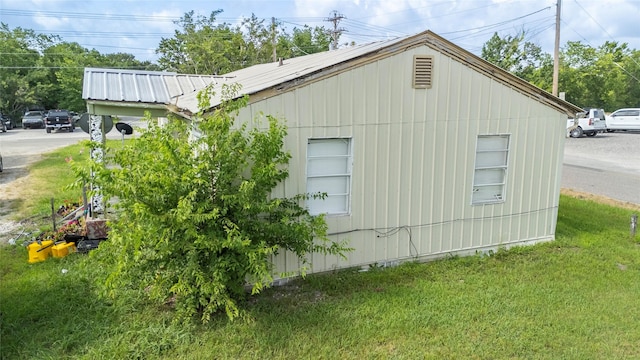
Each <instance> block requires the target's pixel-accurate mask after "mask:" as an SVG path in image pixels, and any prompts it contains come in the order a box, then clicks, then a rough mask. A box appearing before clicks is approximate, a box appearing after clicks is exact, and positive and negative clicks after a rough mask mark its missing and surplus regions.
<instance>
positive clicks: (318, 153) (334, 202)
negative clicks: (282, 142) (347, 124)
mask: <svg viewBox="0 0 640 360" xmlns="http://www.w3.org/2000/svg"><path fill="white" fill-rule="evenodd" d="M351 169H352V150H351V139H350V138H331V139H309V140H308V142H307V193H309V194H316V193H326V194H327V196H326V197H325V198H324V199H314V198H311V199H309V200H307V207H308V209H309V212H310V213H311V214H314V215H317V214H328V215H338V214H348V213H349V212H350V210H351V209H350V205H351Z"/></svg>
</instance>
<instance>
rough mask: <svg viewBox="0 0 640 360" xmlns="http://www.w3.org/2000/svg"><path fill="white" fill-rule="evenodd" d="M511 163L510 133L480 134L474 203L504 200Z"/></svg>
mask: <svg viewBox="0 0 640 360" xmlns="http://www.w3.org/2000/svg"><path fill="white" fill-rule="evenodd" d="M508 164H509V135H478V142H477V144H476V164H475V168H474V174H473V195H472V198H471V204H472V205H479V204H491V203H500V202H503V201H504V195H505V185H506V180H507V169H508Z"/></svg>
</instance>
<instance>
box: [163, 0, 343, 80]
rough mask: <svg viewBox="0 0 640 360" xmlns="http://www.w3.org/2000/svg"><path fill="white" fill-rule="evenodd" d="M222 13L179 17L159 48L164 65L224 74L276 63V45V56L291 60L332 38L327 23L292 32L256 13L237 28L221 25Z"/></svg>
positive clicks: (183, 70)
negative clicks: (177, 28) (325, 25)
mask: <svg viewBox="0 0 640 360" xmlns="http://www.w3.org/2000/svg"><path fill="white" fill-rule="evenodd" d="M220 13H222V10H217V11H214V12H212V13H211V14H210V15H209V16H208V17H204V16H195V15H194V13H193V11H191V12H188V13H186V14H185V15H184V16H183V17H182V18H180V20H178V21H176V24H177V25H178V26H179V27H180V29H179V30H176V31H175V33H174V36H173V37H171V38H163V39H162V40H161V41H160V44H159V46H158V48H157V49H156V53H157V54H160V59H158V63H159V64H160V66H161V67H162V68H164V69H167V70H171V71H177V72H180V73H188V74H225V73H228V72H231V71H234V70H238V69H242V68H246V67H249V66H252V65H256V64H264V63H268V62H271V61H273V47H274V44H275V46H276V56H277V57H281V58H291V57H295V56H301V55H306V54H312V53H316V52H320V51H326V50H328V48H329V43H330V42H331V41H332V40H331V33H330V32H329V30H327V29H325V28H323V27H315V28H310V27H308V26H305V27H304V28H303V29H298V28H294V29H293V35H292V36H290V35H288V34H286V32H285V31H284V29H283V28H282V24H281V23H279V22H277V21H273V22H271V23H270V24H268V25H265V23H264V20H262V19H258V18H257V17H256V16H255V15H253V14H252V15H251V17H249V18H244V19H243V20H242V24H241V26H238V27H231V26H230V25H229V24H225V23H221V24H219V23H217V21H216V16H218V15H219V14H220Z"/></svg>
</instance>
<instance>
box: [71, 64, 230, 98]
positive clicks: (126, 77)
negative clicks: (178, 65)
mask: <svg viewBox="0 0 640 360" xmlns="http://www.w3.org/2000/svg"><path fill="white" fill-rule="evenodd" d="M219 79H220V76H213V75H185V74H178V73H174V72H163V71H139V70H121V69H99V68H85V69H84V82H83V86H82V98H83V99H85V100H103V101H116V102H140V103H152V104H169V103H170V102H171V98H173V97H176V96H180V95H186V94H190V93H194V92H196V91H198V90H201V89H203V88H204V87H206V86H207V85H209V84H214V83H216V82H217V81H219Z"/></svg>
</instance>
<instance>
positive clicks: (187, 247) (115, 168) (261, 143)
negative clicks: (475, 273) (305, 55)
mask: <svg viewBox="0 0 640 360" xmlns="http://www.w3.org/2000/svg"><path fill="white" fill-rule="evenodd" d="M210 95H211V94H210V93H209V92H207V91H205V92H203V93H202V94H201V100H205V101H206V100H208V96H210ZM245 104H246V98H242V99H239V100H234V101H225V102H223V104H222V105H221V106H220V107H219V108H217V109H216V110H215V111H213V112H211V113H209V114H207V115H203V114H202V113H201V114H199V116H198V118H197V121H196V122H194V123H193V124H188V123H187V122H184V121H179V120H177V119H173V120H172V121H170V122H169V124H168V125H167V126H158V125H157V124H155V123H154V122H153V121H149V126H148V129H147V130H143V132H142V134H141V135H140V136H139V137H138V138H137V139H134V140H132V141H131V143H130V144H129V145H127V146H124V147H122V148H120V149H116V150H115V154H114V155H113V160H112V161H113V164H110V166H109V167H104V166H102V164H99V163H92V164H91V170H92V171H93V172H94V173H95V176H94V179H93V181H94V182H95V185H97V187H98V188H99V189H100V191H101V193H102V194H103V195H104V196H105V197H106V198H113V197H117V199H118V201H117V202H115V205H114V206H115V208H116V211H117V214H118V216H117V219H116V220H115V221H113V222H112V224H111V231H110V234H109V240H108V241H106V242H103V243H102V244H101V245H100V247H99V248H98V249H97V250H95V251H94V252H93V253H92V256H91V261H96V262H97V264H92V265H91V266H99V267H100V269H101V271H102V272H103V273H104V274H107V275H106V276H105V278H104V279H97V280H98V282H99V283H102V288H103V290H104V293H105V294H107V295H109V296H113V297H116V296H118V294H119V293H120V292H121V291H126V290H128V289H132V288H133V289H136V290H137V291H140V292H143V293H145V294H146V295H148V296H149V297H150V298H151V299H154V300H155V301H158V302H160V303H163V302H167V301H170V302H171V303H172V304H173V303H175V306H176V311H177V312H176V314H177V315H178V317H177V318H178V319H186V318H191V317H192V316H194V315H195V314H200V316H201V320H202V321H203V322H207V321H208V320H209V319H210V316H211V315H212V314H213V313H215V312H217V311H219V310H224V311H226V314H227V315H228V317H229V318H231V319H234V318H236V317H238V316H239V315H241V314H242V311H241V308H240V307H239V301H240V300H242V299H243V298H244V297H245V296H246V293H247V292H246V290H245V288H246V287H247V285H249V284H250V287H251V289H252V293H257V292H259V291H260V290H261V289H263V288H264V287H266V286H268V285H269V284H270V283H271V282H272V281H273V278H272V273H273V266H272V263H271V258H272V256H273V255H275V254H276V253H277V252H278V251H282V250H287V251H291V252H293V253H295V254H296V255H297V256H298V257H299V258H300V259H301V260H302V263H303V264H304V263H305V261H306V258H307V255H308V254H309V253H311V252H323V253H330V254H339V255H343V253H344V252H345V251H347V250H348V249H346V248H345V247H344V245H342V244H339V243H334V242H330V241H329V240H328V239H327V237H326V230H327V226H326V223H325V221H324V218H323V217H322V216H311V215H310V214H309V213H308V211H307V210H306V209H305V208H304V207H303V206H301V204H302V202H303V200H304V199H305V198H307V197H308V196H310V195H307V194H301V195H298V196H295V197H293V198H274V197H272V195H271V194H272V190H273V189H274V188H275V187H276V186H277V185H278V183H280V182H281V181H283V180H284V179H286V178H287V176H288V170H287V165H288V162H289V159H290V158H291V155H290V154H289V153H287V152H285V151H283V141H284V138H285V136H286V127H285V126H284V125H282V124H281V123H280V122H279V121H278V120H277V119H276V118H274V117H272V116H266V117H263V120H266V121H267V122H268V126H265V128H264V129H262V130H261V129H260V128H259V127H255V128H254V129H252V130H248V129H247V124H246V123H244V124H236V117H237V115H238V110H239V109H240V108H241V107H242V106H244V105H245ZM256 120H259V119H256ZM264 125H267V124H266V123H265V124H264ZM195 126H197V130H198V131H197V133H199V136H198V137H194V136H193V134H194V132H193V131H192V130H194V129H195ZM75 168H76V172H77V173H78V174H79V175H82V174H85V175H86V174H88V173H89V171H88V170H87V168H85V169H81V168H79V167H77V166H76V167H75ZM313 196H322V195H319V194H315V195H313ZM301 273H302V274H303V275H304V268H302V269H301Z"/></svg>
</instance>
